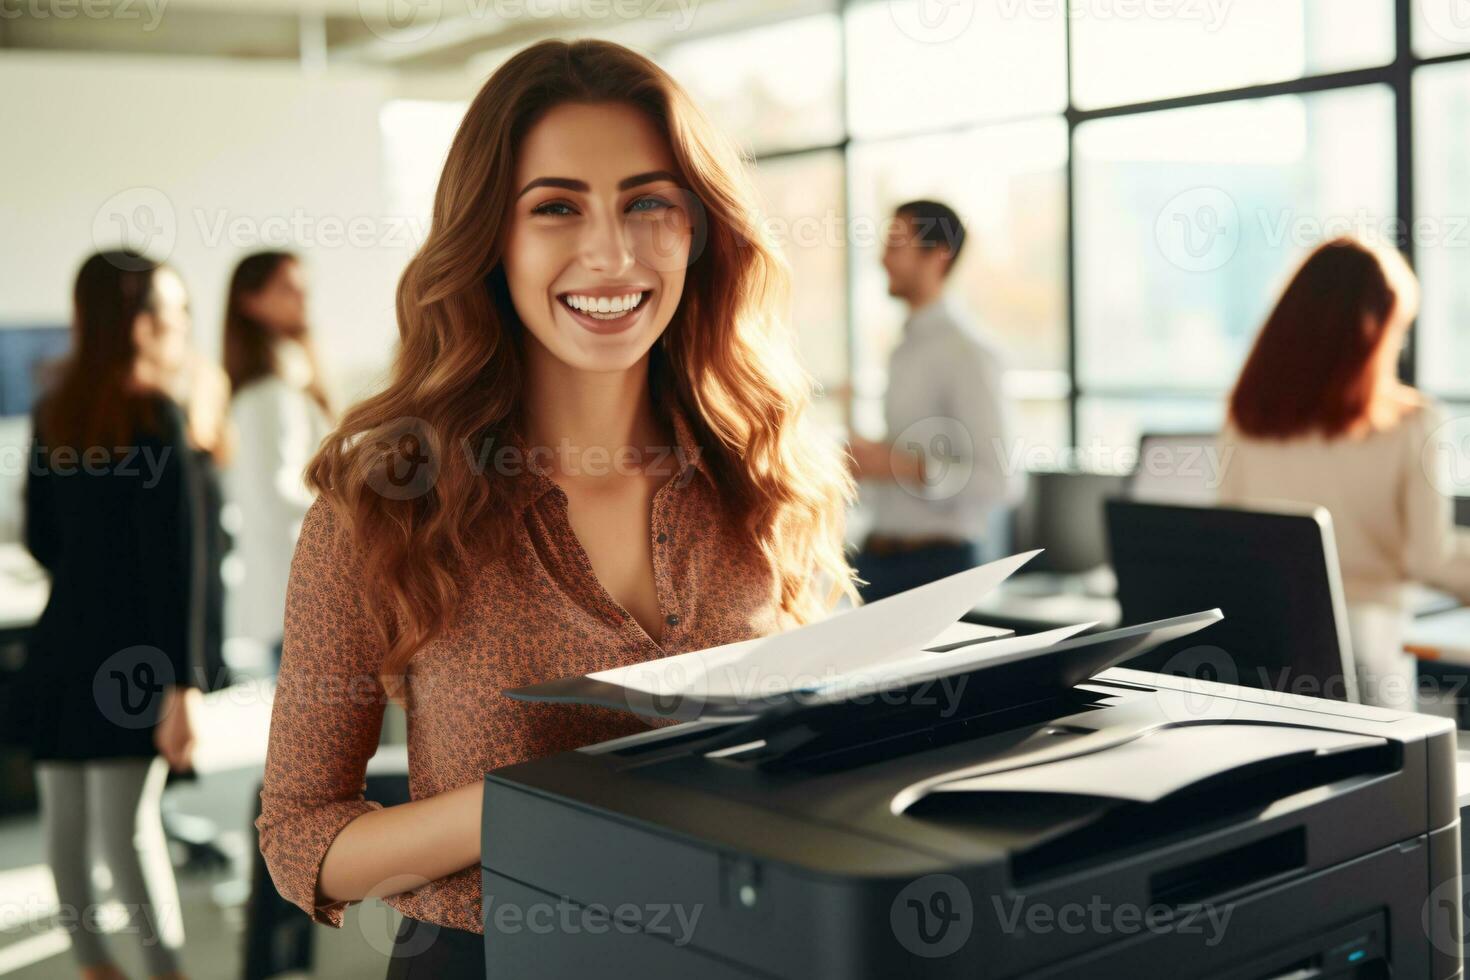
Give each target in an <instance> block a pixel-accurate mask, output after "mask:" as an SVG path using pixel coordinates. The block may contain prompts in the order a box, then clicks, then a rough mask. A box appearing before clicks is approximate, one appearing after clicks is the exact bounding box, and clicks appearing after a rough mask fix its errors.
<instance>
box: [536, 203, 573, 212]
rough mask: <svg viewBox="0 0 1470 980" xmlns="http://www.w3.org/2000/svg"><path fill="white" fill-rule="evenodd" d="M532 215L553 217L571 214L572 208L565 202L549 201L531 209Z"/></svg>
mask: <svg viewBox="0 0 1470 980" xmlns="http://www.w3.org/2000/svg"><path fill="white" fill-rule="evenodd" d="M531 213H532V214H551V215H561V214H571V213H572V208H571V205H569V204H567V203H565V202H564V201H547V202H546V203H545V204H538V205H536V206H535V207H534V208H532V209H531Z"/></svg>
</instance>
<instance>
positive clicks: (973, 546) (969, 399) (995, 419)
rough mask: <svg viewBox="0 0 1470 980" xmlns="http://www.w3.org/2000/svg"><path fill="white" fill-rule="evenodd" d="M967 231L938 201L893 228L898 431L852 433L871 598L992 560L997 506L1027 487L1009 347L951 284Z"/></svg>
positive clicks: (889, 407) (887, 413)
mask: <svg viewBox="0 0 1470 980" xmlns="http://www.w3.org/2000/svg"><path fill="white" fill-rule="evenodd" d="M964 242H965V229H964V225H963V224H962V223H961V222H960V218H959V216H958V215H957V214H956V213H955V212H954V210H953V209H951V208H950V207H948V206H947V205H944V204H941V203H939V202H937V201H910V202H909V203H907V204H904V205H902V206H900V207H899V208H898V209H897V210H896V211H895V213H894V217H893V220H892V221H891V222H890V224H889V227H888V235H887V243H886V246H885V249H884V252H883V268H884V269H885V270H886V271H887V273H888V292H889V295H891V296H894V297H897V298H898V299H901V300H903V302H904V304H905V305H906V306H907V307H908V311H909V316H908V320H907V321H906V322H905V323H904V326H903V335H902V337H901V339H900V340H899V343H898V346H897V347H896V348H895V349H894V351H893V354H892V357H891V359H890V361H889V366H888V390H887V394H886V395H885V396H884V400H883V416H884V423H885V425H886V427H887V435H886V437H885V439H884V441H881V442H874V441H872V440H868V439H863V438H861V437H858V436H856V435H853V436H851V438H850V440H849V451H850V453H851V456H852V469H853V474H854V476H855V477H857V478H858V479H859V480H860V481H862V496H863V499H864V501H865V502H866V503H867V504H869V506H870V507H871V511H872V518H873V522H872V526H871V530H870V533H869V535H868V537H867V539H866V540H865V541H864V543H863V547H862V549H861V550H860V552H859V553H858V555H857V557H856V560H855V562H854V564H855V567H856V568H857V571H858V575H859V576H860V577H861V578H863V579H865V580H866V581H867V583H868V584H867V585H865V586H862V587H861V590H862V595H863V598H864V600H865V601H868V602H871V601H873V600H875V599H881V598H883V597H884V596H887V595H892V594H894V593H896V592H902V591H904V590H906V589H911V588H914V587H916V586H919V585H924V584H926V583H928V582H932V581H934V580H935V579H939V578H943V577H944V576H946V575H952V574H954V573H955V572H960V571H964V570H965V569H967V568H971V567H973V566H975V565H978V564H980V563H981V562H982V561H983V560H984V552H983V544H984V541H985V538H986V536H987V531H988V529H989V527H990V526H991V524H992V518H993V517H994V515H995V513H996V511H997V509H999V508H1003V507H1006V506H1009V505H1013V504H1015V503H1016V502H1018V501H1019V499H1020V496H1021V492H1022V489H1023V487H1024V479H1025V475H1024V473H1023V472H1020V471H1010V470H1008V467H1007V465H1006V463H1007V460H1008V459H1013V458H1017V457H1016V456H1015V455H1014V454H1011V453H1010V452H1009V450H1010V448H1011V447H1010V445H1009V442H1010V439H1011V432H1012V426H1011V422H1010V413H1009V411H1008V409H1007V406H1006V405H1005V403H1004V401H1003V398H1002V395H1001V376H1002V374H1003V372H1004V363H1003V359H1002V357H1001V354H1000V351H999V350H998V349H997V348H996V347H995V345H994V344H992V343H991V342H990V341H989V340H988V339H986V338H985V337H984V336H982V335H981V334H980V332H979V330H978V328H977V327H976V326H975V323H974V321H973V320H972V319H971V317H970V316H969V314H968V312H967V311H966V310H965V308H964V306H963V304H962V303H961V301H960V300H959V298H958V297H957V296H956V295H955V294H954V293H953V292H951V291H950V289H949V288H948V283H949V280H950V273H951V271H952V270H953V269H954V266H955V264H956V263H957V262H958V260H959V256H960V250H961V249H962V248H963V246H964Z"/></svg>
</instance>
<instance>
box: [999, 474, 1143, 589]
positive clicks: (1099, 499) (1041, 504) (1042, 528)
mask: <svg viewBox="0 0 1470 980" xmlns="http://www.w3.org/2000/svg"><path fill="white" fill-rule="evenodd" d="M1126 481H1127V477H1125V476H1121V475H1117V474H1111V473H1087V472H1082V471H1078V470H1055V471H1033V472H1031V473H1029V474H1028V475H1027V477H1026V498H1025V499H1024V500H1023V501H1022V502H1021V505H1020V506H1019V507H1017V508H1016V512H1015V515H1014V521H1015V526H1014V535H1013V537H1012V550H1013V551H1030V550H1031V549H1033V548H1043V549H1045V550H1044V551H1042V553H1041V554H1039V555H1037V556H1036V557H1035V558H1034V559H1033V560H1032V561H1031V562H1030V563H1028V564H1027V566H1026V571H1028V572H1054V573H1057V574H1062V575H1071V574H1078V573H1081V572H1090V571H1092V570H1093V569H1095V568H1097V567H1098V566H1099V565H1102V564H1104V563H1105V562H1106V561H1107V560H1108V549H1107V538H1106V533H1105V531H1104V529H1103V502H1104V501H1106V500H1107V499H1108V498H1109V497H1115V496H1117V495H1118V494H1120V493H1122V492H1123V489H1124V486H1125V484H1126Z"/></svg>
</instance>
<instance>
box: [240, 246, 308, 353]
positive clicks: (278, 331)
mask: <svg viewBox="0 0 1470 980" xmlns="http://www.w3.org/2000/svg"><path fill="white" fill-rule="evenodd" d="M243 305H244V307H245V312H246V313H247V314H249V315H250V316H251V317H252V318H254V319H255V320H257V321H259V322H260V323H261V324H263V325H264V326H265V328H266V329H267V330H269V331H270V332H271V333H272V334H274V335H275V336H277V337H299V336H301V335H302V334H304V333H305V332H306V274H305V273H304V272H302V271H301V263H299V262H292V261H290V260H287V261H283V262H282V263H281V264H280V265H278V266H276V271H275V272H274V273H272V274H271V277H270V278H269V279H267V280H266V282H265V285H263V286H261V287H260V289H259V290H257V291H256V292H254V293H247V294H245V296H244V298H243Z"/></svg>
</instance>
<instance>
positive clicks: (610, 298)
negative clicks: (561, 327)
mask: <svg viewBox="0 0 1470 980" xmlns="http://www.w3.org/2000/svg"><path fill="white" fill-rule="evenodd" d="M652 297H653V290H651V289H640V288H638V287H631V288H628V289H625V290H618V291H615V292H611V293H610V292H609V291H608V290H606V289H597V290H588V291H585V292H583V291H578V290H572V291H568V292H564V293H560V294H558V295H557V297H556V299H557V303H558V304H559V305H560V306H561V307H562V309H564V310H565V311H566V312H567V315H569V316H570V317H571V318H572V319H573V320H575V321H576V322H577V323H578V324H579V325H581V326H582V327H584V328H586V329H587V330H590V331H591V332H593V333H598V334H612V333H621V332H622V331H624V330H626V329H628V328H629V327H631V326H633V324H635V323H637V322H638V321H639V319H640V318H641V317H642V314H643V311H644V310H645V309H646V308H648V307H651V306H652V305H654V304H653V303H652V302H651V300H652Z"/></svg>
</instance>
